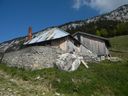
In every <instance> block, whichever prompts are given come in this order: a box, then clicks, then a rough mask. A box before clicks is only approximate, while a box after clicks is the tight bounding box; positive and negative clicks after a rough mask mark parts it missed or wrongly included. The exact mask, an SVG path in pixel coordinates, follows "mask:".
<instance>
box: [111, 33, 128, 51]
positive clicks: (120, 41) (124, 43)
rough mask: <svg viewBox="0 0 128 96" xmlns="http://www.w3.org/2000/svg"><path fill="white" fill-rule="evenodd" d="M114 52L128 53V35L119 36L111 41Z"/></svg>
mask: <svg viewBox="0 0 128 96" xmlns="http://www.w3.org/2000/svg"><path fill="white" fill-rule="evenodd" d="M110 41H111V44H112V49H113V50H119V51H127V52H128V35H126V36H119V37H114V38H111V39H110Z"/></svg>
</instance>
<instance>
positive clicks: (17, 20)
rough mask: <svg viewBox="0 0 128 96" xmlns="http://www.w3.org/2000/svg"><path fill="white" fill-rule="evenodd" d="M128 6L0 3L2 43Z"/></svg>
mask: <svg viewBox="0 0 128 96" xmlns="http://www.w3.org/2000/svg"><path fill="white" fill-rule="evenodd" d="M124 4H128V0H0V42H3V41H7V40H10V39H13V38H16V37H20V36H25V35H27V32H28V27H29V26H31V27H32V29H33V32H37V31H40V30H42V29H44V28H47V27H51V26H57V25H61V24H64V23H68V22H70V21H76V20H84V19H87V18H90V17H93V16H97V15H100V14H103V13H106V12H109V11H112V10H114V9H116V8H117V7H119V6H121V5H124Z"/></svg>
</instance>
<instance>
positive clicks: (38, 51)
mask: <svg viewBox="0 0 128 96" xmlns="http://www.w3.org/2000/svg"><path fill="white" fill-rule="evenodd" d="M58 54H62V50H61V49H59V48H52V47H45V46H34V47H28V48H25V49H21V50H19V51H14V52H9V53H5V54H4V57H3V60H2V62H3V63H5V64H7V65H8V66H13V67H18V68H25V69H32V70H34V69H42V68H49V67H53V66H54V63H55V60H56V59H57V56H58Z"/></svg>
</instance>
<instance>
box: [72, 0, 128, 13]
mask: <svg viewBox="0 0 128 96" xmlns="http://www.w3.org/2000/svg"><path fill="white" fill-rule="evenodd" d="M124 4H128V0H74V5H73V8H75V9H77V10H79V9H80V8H81V7H83V6H89V7H91V8H93V9H95V10H97V11H99V12H100V13H104V12H109V11H112V10H114V9H116V8H117V7H119V6H121V5H124Z"/></svg>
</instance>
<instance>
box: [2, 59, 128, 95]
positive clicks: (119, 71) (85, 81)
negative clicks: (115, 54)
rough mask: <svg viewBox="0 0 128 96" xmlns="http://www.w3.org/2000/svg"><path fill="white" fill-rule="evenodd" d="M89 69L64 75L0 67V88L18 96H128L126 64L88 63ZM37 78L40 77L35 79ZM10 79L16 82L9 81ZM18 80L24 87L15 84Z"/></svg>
mask: <svg viewBox="0 0 128 96" xmlns="http://www.w3.org/2000/svg"><path fill="white" fill-rule="evenodd" d="M89 67H90V68H89V69H86V68H85V67H84V66H80V68H79V69H78V70H77V71H74V72H64V71H60V70H58V69H56V68H50V69H42V70H37V71H30V70H28V71H26V70H23V69H17V68H9V67H7V66H5V65H3V64H1V65H0V71H1V72H2V73H4V75H6V76H8V78H5V77H6V76H5V77H2V76H0V80H1V82H0V86H4V87H5V88H8V86H9V88H10V89H11V90H16V91H17V92H18V93H16V94H21V96H25V94H27V95H29V96H34V95H35V94H37V95H39V96H42V94H43V92H45V94H46V95H45V96H49V95H50V96H54V94H55V92H58V93H60V94H65V96H128V91H127V89H128V82H127V81H128V70H127V69H128V62H127V61H126V62H118V63H112V62H109V61H104V62H101V63H100V64H89ZM37 77H40V78H38V79H36V78H37ZM10 78H11V79H13V80H14V81H15V82H10V81H9V80H10ZM8 79H9V80H8ZM21 81H22V83H21V84H24V85H20V84H17V83H16V82H21ZM5 84H6V85H5ZM44 86H45V87H44ZM40 89H42V90H40ZM32 94H34V95H32ZM48 94H49V95H48Z"/></svg>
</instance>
